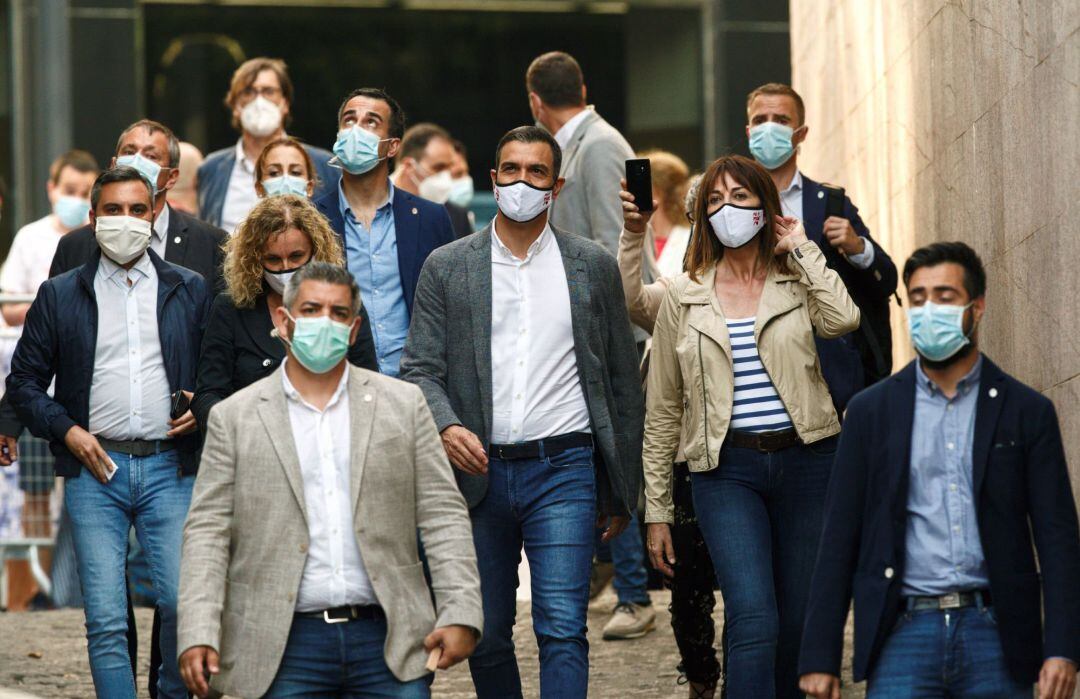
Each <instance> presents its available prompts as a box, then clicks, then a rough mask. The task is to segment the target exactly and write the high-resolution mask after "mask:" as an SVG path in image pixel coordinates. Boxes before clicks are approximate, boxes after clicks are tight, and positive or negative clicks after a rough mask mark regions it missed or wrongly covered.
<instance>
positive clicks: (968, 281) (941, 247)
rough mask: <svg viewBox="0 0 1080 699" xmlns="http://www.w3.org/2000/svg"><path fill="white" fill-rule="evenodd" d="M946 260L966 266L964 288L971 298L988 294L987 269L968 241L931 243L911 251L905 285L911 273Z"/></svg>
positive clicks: (905, 274)
mask: <svg viewBox="0 0 1080 699" xmlns="http://www.w3.org/2000/svg"><path fill="white" fill-rule="evenodd" d="M946 262H954V263H956V264H958V265H960V266H961V267H963V268H964V290H965V291H967V295H968V298H969V299H977V298H980V297H982V296H983V295H984V294H986V270H985V269H984V268H983V263H982V260H981V259H979V254H978V253H976V252H975V251H974V250H972V249H971V247H969V246H968V245H967V244H966V243H961V242H960V241H956V242H953V243H931V244H930V245H927V246H925V247H921V248H919V249H918V250H916V251H915V252H913V253H911V257H909V258H908V259H907V262H905V263H904V286H905V287H906V286H908V283H909V282H910V281H911V275H913V274H915V270H917V269H921V268H923V267H936V266H938V265H941V264H945V263H946Z"/></svg>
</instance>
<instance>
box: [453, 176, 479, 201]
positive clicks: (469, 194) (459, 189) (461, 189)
mask: <svg viewBox="0 0 1080 699" xmlns="http://www.w3.org/2000/svg"><path fill="white" fill-rule="evenodd" d="M473 194H474V191H473V181H472V177H470V176H469V175H463V176H461V177H455V178H454V180H453V184H452V186H451V187H450V198H449V199H448V200H447V201H449V202H450V203H451V204H453V205H454V206H460V207H461V208H463V209H467V208H469V204H471V203H472V200H473Z"/></svg>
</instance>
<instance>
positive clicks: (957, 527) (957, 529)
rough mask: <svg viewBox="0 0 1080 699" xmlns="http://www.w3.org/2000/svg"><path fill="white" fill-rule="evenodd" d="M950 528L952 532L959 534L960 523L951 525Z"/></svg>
mask: <svg viewBox="0 0 1080 699" xmlns="http://www.w3.org/2000/svg"><path fill="white" fill-rule="evenodd" d="M952 530H953V531H954V532H956V533H957V534H959V533H960V525H957V526H955V527H953V528H952Z"/></svg>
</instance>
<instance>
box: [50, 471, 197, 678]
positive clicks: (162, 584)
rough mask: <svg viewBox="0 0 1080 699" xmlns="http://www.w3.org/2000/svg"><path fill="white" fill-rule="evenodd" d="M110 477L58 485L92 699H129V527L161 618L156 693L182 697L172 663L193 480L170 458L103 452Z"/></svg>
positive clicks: (84, 478)
mask: <svg viewBox="0 0 1080 699" xmlns="http://www.w3.org/2000/svg"><path fill="white" fill-rule="evenodd" d="M109 456H110V457H112V460H113V461H114V462H115V463H116V473H115V474H114V475H113V477H112V480H111V481H109V482H108V483H105V484H102V483H99V482H98V481H97V480H95V479H94V477H93V476H92V475H91V474H90V473H89V472H88V471H84V472H83V473H82V474H81V475H80V476H79V477H78V478H68V479H67V480H66V482H65V484H64V507H65V508H66V509H67V511H68V513H69V514H70V516H71V524H72V529H71V531H72V537H73V538H74V541H75V556H76V558H77V559H78V565H79V581H80V583H81V585H82V595H83V600H84V603H85V606H86V639H87V649H88V651H89V655H90V673H91V675H93V677H94V688H95V689H96V690H97V695H98V696H99V697H109V699H113V698H114V697H115V698H116V699H124V698H125V697H130V698H131V699H134V697H135V679H134V676H133V675H132V670H131V659H130V658H129V657H128V643H127V629H128V615H127V584H126V581H125V576H124V571H125V567H126V566H125V562H126V559H127V552H128V532H129V531H130V529H131V527H132V526H133V525H134V527H135V533H136V535H137V536H138V537H139V543H140V544H142V547H143V550H144V551H145V553H146V561H147V563H148V564H149V568H150V578H151V581H152V582H153V585H154V592H155V595H156V596H157V604H158V609H159V611H160V613H161V639H160V645H161V657H162V658H163V661H162V666H161V668H160V674H159V677H158V694H159V696H161V697H165V698H167V699H173V698H178V697H186V696H187V690H186V689H185V688H184V684H183V682H182V681H181V679H180V670H179V668H178V666H177V664H176V597H177V587H178V585H179V582H180V545H181V543H182V541H183V529H184V519H185V518H186V517H187V511H188V506H189V505H190V504H191V488H192V485H193V484H194V482H195V476H184V477H182V478H181V477H180V476H179V475H178V473H177V471H178V468H179V466H180V461H179V458H178V456H177V453H176V452H175V451H167V452H163V453H161V454H154V455H151V456H145V457H134V456H128V455H127V454H121V453H119V452H109Z"/></svg>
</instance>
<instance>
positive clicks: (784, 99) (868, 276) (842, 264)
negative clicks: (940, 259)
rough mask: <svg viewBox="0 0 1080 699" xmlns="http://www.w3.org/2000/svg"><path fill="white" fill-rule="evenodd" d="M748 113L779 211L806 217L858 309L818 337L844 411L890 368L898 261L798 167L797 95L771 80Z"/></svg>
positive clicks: (755, 149) (751, 99)
mask: <svg viewBox="0 0 1080 699" xmlns="http://www.w3.org/2000/svg"><path fill="white" fill-rule="evenodd" d="M746 115H747V122H748V123H747V126H746V134H747V137H748V138H749V139H750V152H751V154H752V155H753V156H754V159H755V160H757V161H758V162H759V163H761V165H762V166H764V167H765V168H766V169H767V170H769V174H770V175H771V176H772V179H773V182H775V183H776V188H777V190H779V192H780V203H781V206H782V207H783V210H784V214H785V215H787V216H794V217H796V218H798V219H799V220H801V221H802V222H803V226H804V227H805V228H806V236H807V237H808V238H809V239H810V240H813V241H814V242H815V243H817V244H818V247H820V248H821V251H822V253H824V255H825V263H826V264H827V265H828V266H829V268H830V269H833V270H835V271H836V273H837V274H839V275H840V278H841V279H842V280H843V281H844V286H846V287H847V290H848V293H849V294H851V298H852V300H853V301H855V304H856V305H857V306H858V307H859V310H860V312H861V316H862V320H861V322H860V325H859V329H858V330H857V331H855V332H853V333H849V334H848V335H845V336H843V337H838V338H835V339H831V340H822V339H817V340H816V342H817V349H818V356H819V357H820V359H821V372H822V374H823V375H824V377H825V382H826V383H827V384H828V385H829V392H830V393H831V394H832V398H833V403H834V404H835V405H836V409H837V412H838V413H840V414H841V415H842V414H843V411H844V408H845V407H846V406H847V403H848V401H849V400H850V399H851V397H852V396H854V395H855V394H856V393H858V392H859V391H861V390H862V389H863V388H865V387H866V386H869V385H870V384H872V383H874V382H875V381H879V380H881V379H883V378H885V377H886V376H888V375H889V373H890V372H891V371H892V334H891V330H890V326H889V299H890V298H891V297H892V296H893V294H894V293H895V292H896V284H897V274H896V265H895V264H893V261H892V259H890V258H889V255H888V253H886V252H885V249H884V248H882V247H881V245H880V244H878V243H876V242H874V240H873V239H872V238H871V237H870V231H869V230H868V229H867V227H866V225H865V224H864V223H863V221H862V219H861V218H860V217H859V210H858V209H857V208H855V205H854V204H852V203H851V199H849V198H848V197H847V196H846V195H845V196H844V202H843V203H844V206H843V212H842V215H840V216H826V202H827V201H828V198H827V196H826V192H825V189H824V188H823V187H822V185H821V184H819V183H818V182H815V181H814V180H811V179H810V178H809V177H806V176H805V175H804V174H802V172H800V170H799V167H798V159H799V152H798V147H799V145H800V144H801V143H802V142H803V141H805V140H806V135H807V132H808V126H807V124H806V110H805V107H804V105H803V101H802V97H800V96H799V94H798V93H797V92H795V90H793V89H791V87H790V86H788V85H784V84H781V83H768V84H766V85H762V86H761V87H758V88H757V89H755V90H754V91H753V92H751V93H750V95H749V96H748V98H747V101H746Z"/></svg>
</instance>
